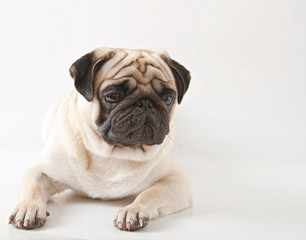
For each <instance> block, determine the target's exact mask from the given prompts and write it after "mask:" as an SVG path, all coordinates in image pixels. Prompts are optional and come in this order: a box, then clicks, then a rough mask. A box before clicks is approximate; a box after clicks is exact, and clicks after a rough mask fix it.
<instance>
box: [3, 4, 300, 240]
mask: <svg viewBox="0 0 306 240" xmlns="http://www.w3.org/2000/svg"><path fill="white" fill-rule="evenodd" d="M305 12H306V1H292V0H291V1H290V0H278V1H277V0H275V1H273V0H265V1H260V0H259V1H258V0H257V1H253V0H251V1H244V0H241V1H239V0H233V1H200V0H198V1H195V0H190V1H189V0H188V1H187V0H185V1H182V0H176V1H174V0H173V1H170V0H154V1H153V0H152V1H148V0H132V1H124V0H122V1H116V0H115V1H98V0H97V1H90V0H86V1H1V3H0V27H1V40H0V42H1V44H0V53H1V57H0V66H1V80H0V83H1V85H0V109H1V117H0V123H1V124H0V156H1V162H2V164H3V166H4V167H3V168H2V169H1V170H0V171H1V181H2V183H1V187H2V190H3V191H4V193H5V194H6V195H7V197H5V199H2V200H1V201H4V202H3V203H1V205H2V206H1V207H3V209H4V210H3V211H2V212H4V213H5V214H8V213H9V210H10V209H9V208H10V207H13V205H14V204H15V202H14V201H16V200H15V190H14V189H15V188H16V186H17V182H18V179H19V175H20V174H21V173H22V172H23V171H24V170H25V168H26V167H27V166H28V165H29V164H30V162H31V161H32V160H33V159H34V158H35V155H36V154H37V153H38V151H39V150H40V149H41V148H42V146H43V143H42V140H41V136H40V126H41V122H42V119H43V116H44V113H45V112H46V110H47V108H48V106H49V105H50V104H51V103H53V102H54V101H56V100H57V99H59V98H62V97H64V96H65V95H66V94H67V93H68V92H69V90H70V89H71V88H72V87H73V81H72V79H71V78H70V76H69V73H68V69H69V67H70V65H71V64H72V63H73V62H74V61H75V60H76V59H77V58H79V57H81V56H82V55H84V54H85V53H87V52H89V51H91V50H93V49H94V48H97V47H99V46H107V47H122V48H149V49H160V48H162V49H166V50H167V51H168V53H169V54H170V55H171V56H172V58H173V59H175V60H177V61H178V62H180V63H181V64H183V65H184V66H186V68H187V69H189V70H190V72H191V75H192V80H191V85H190V89H189V91H188V92H187V94H186V95H185V97H184V99H183V102H182V104H181V106H179V107H177V114H176V122H177V137H176V144H175V147H174V151H175V154H176V155H177V156H178V159H181V164H182V166H184V168H185V171H186V173H187V175H188V176H189V177H190V179H191V182H192V183H193V184H194V185H193V189H194V195H195V199H196V200H199V201H195V202H196V205H195V207H194V209H193V212H194V213H195V212H201V211H202V210H203V211H202V213H203V215H201V217H200V218H196V217H195V216H194V215H192V214H191V215H192V216H191V217H190V218H191V219H189V220H186V222H182V223H184V224H187V226H189V225H188V224H190V222H192V223H195V225H194V226H205V225H206V224H208V226H210V229H214V230H216V233H218V234H216V235H214V233H213V232H209V233H208V232H205V231H204V230H203V229H201V227H199V228H198V230H196V232H193V234H196V233H197V232H198V235H201V236H202V237H210V239H229V238H228V235H226V233H227V232H226V230H224V229H223V230H224V236H223V235H222V234H221V235H220V232H222V227H225V226H229V225H230V226H232V228H233V229H235V227H236V228H237V229H242V228H244V229H247V228H245V225H243V224H240V223H237V221H238V220H237V218H235V217H234V216H233V215H231V214H230V213H233V212H234V213H241V212H244V213H245V212H246V214H245V215H243V214H242V215H243V216H244V217H241V219H242V220H241V222H242V223H245V222H246V219H248V218H247V217H248V216H250V215H252V214H251V213H250V212H248V210H249V211H251V212H252V211H253V212H252V213H253V214H255V215H256V214H257V215H258V216H257V217H258V224H260V223H262V222H264V221H267V222H266V223H264V224H263V225H262V226H261V228H259V229H257V230H256V231H255V229H253V228H252V227H254V226H257V225H256V224H251V225H250V226H249V227H251V229H253V230H254V231H251V230H250V231H247V230H245V233H246V234H249V233H250V232H256V233H257V234H260V233H262V236H260V238H261V239H263V237H264V236H266V237H267V239H269V236H270V237H271V236H274V235H273V234H272V232H273V233H275V234H279V236H278V235H277V236H278V239H280V237H281V236H282V237H284V239H285V237H286V236H287V235H286V234H285V232H284V231H287V232H286V233H288V236H289V235H290V234H291V235H290V236H293V235H292V234H295V235H294V236H295V237H296V238H295V239H305V238H306V231H305V230H303V229H304V228H306V217H305V216H306V209H305V204H306V192H305V190H306V177H305V176H304V175H306V173H305V169H306V163H305V160H306V150H305V149H306V107H305V103H306V47H305V46H306V45H305V43H306V14H305ZM227 170H228V171H227ZM205 173H206V175H205ZM210 183H211V184H210ZM241 184H242V185H243V186H242V185H241ZM229 185H230V186H229ZM218 187H219V190H217V189H218ZM254 188H255V189H254ZM203 189H206V190H203ZM207 189H208V190H207ZM205 191H206V192H205ZM218 191H219V192H218ZM256 191H257V192H256ZM218 194H221V195H218ZM222 194H223V195H222ZM241 194H242V195H243V196H244V197H242V198H241V196H242V195H241ZM267 194H268V195H267ZM269 194H270V195H269ZM240 195H241V196H240ZM209 196H210V197H209ZM233 196H236V197H237V196H238V197H237V198H236V197H233ZM239 196H240V197H239ZM284 196H285V198H284ZM203 199H205V200H203ZM216 199H219V204H221V205H218V204H217V203H218V201H217V200H216ZM220 199H222V203H221V202H220V201H221V200H220ZM202 200H203V201H204V202H203V201H202ZM252 201H253V203H252ZM214 204H215V205H214ZM235 204H236V205H235ZM222 206H223V207H222ZM225 206H226V207H225ZM237 206H239V207H238V208H237ZM241 206H242V207H241ZM225 209H227V210H228V211H229V212H230V213H229V215H226V216H227V217H226V216H225V217H224V216H223V217H224V218H222V217H221V219H219V220H220V221H221V223H220V222H218V221H217V220H216V219H217V217H216V216H215V215H213V214H214V213H216V211H217V212H218V214H220V213H222V210H224V211H225V212H226V210H225ZM237 209H238V210H237ZM239 209H240V210H239ZM246 209H248V210H246ZM282 211H285V212H286V214H285V215H284V214H282ZM209 214H210V216H211V214H212V215H213V216H212V219H205V217H206V216H207V215H209ZM273 214H274V215H273ZM277 214H279V215H277ZM234 215H235V214H234ZM203 216H204V217H203ZM217 216H219V215H217ZM271 216H274V217H275V219H283V221H284V222H282V223H281V224H280V225H277V223H275V222H274V220H275V219H274V220H272V219H273V217H271ZM1 217H2V215H1ZM6 217H7V216H6V215H5V216H3V217H2V218H1V223H3V224H2V225H1V226H3V228H4V229H5V232H6V231H8V232H9V233H12V232H14V230H13V229H12V228H10V227H8V226H6V225H5V224H4V222H5V221H6ZM4 218H5V220H3V219H4ZM71 218H72V219H73V216H71ZM173 219H175V217H174V218H173ZM173 219H172V218H171V221H172V220H173ZM255 219H257V218H255ZM267 219H268V220H267ZM53 221H55V220H53ZM163 221H164V222H165V220H163ZM166 221H167V220H166ZM222 221H223V222H222ZM156 222H157V221H156ZM272 222H273V223H275V224H276V225H273V226H274V228H275V229H277V231H276V230H275V229H274V230H275V231H272V229H273V226H272V225H271V224H270V223H272ZM214 223H216V225H214ZM217 223H218V224H217ZM222 223H223V225H222ZM155 224H158V223H155ZM197 224H198V225H197ZM209 224H210V225H209ZM231 224H232V225H231ZM235 224H236V225H235ZM269 224H270V225H269ZM282 224H283V225H282ZM190 225H192V224H190ZM218 226H219V227H218ZM282 226H287V227H288V226H291V228H290V227H289V228H288V229H287V230H286V229H285V227H282ZM302 226H304V227H302ZM46 228H47V227H46ZM187 228H188V227H187ZM219 228H220V229H219ZM47 229H48V228H47ZM218 229H219V230H220V232H218ZM270 230H271V234H272V235H271V234H270V235H269V234H268V233H269V231H270ZM291 230H292V231H291ZM45 231H48V230H45ZM160 231H161V232H162V231H166V228H165V229H162V230H160ZM171 231H173V232H177V229H175V228H174V229H171V230H169V234H173V232H171ZM203 231H204V232H203ZM157 232H159V231H157ZM277 232H278V233H277ZM113 234H114V236H116V234H117V232H114V233H113ZM239 234H242V233H241V232H240V233H239V231H237V232H236V235H235V234H234V235H233V237H234V238H235V239H237V237H239V236H240V235H239ZM56 235H60V232H57V233H56ZM0 236H1V235H0ZM5 236H6V237H7V236H11V237H12V235H11V234H8V235H7V234H6V235H5ZM14 236H15V235H13V237H12V238H14ZM16 236H17V237H16V238H18V237H19V235H18V234H17V235H16ZM97 236H98V235H97ZM135 236H136V235H135ZM156 236H158V235H156ZM226 236H227V237H226ZM241 236H244V237H243V238H244V239H246V238H245V237H246V236H247V235H243V234H242V235H241ZM275 236H276V235H275ZM22 237H23V236H22ZM125 237H126V236H125ZM142 237H145V238H146V236H145V235H142ZM223 237H224V238H223ZM299 237H300V238H299ZM84 238H86V237H85V235H84ZM270 239H271V238H270ZM291 239H294V238H291Z"/></svg>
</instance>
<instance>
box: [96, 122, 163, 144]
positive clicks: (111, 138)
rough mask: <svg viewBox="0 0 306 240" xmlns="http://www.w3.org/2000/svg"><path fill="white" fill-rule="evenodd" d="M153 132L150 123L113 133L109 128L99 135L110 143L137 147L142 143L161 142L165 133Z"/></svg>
mask: <svg viewBox="0 0 306 240" xmlns="http://www.w3.org/2000/svg"><path fill="white" fill-rule="evenodd" d="M155 132H156V131H154V129H153V128H152V127H151V126H150V125H148V124H144V125H143V126H141V127H139V128H137V129H136V130H134V131H132V132H128V133H122V134H116V135H115V134H113V132H112V131H111V130H110V131H109V132H107V133H106V134H103V133H102V134H101V136H102V138H103V140H104V141H105V142H107V143H109V144H111V145H115V146H123V147H132V148H137V147H142V146H143V145H146V146H153V145H160V144H162V143H163V141H164V139H165V136H166V134H161V133H158V134H156V133H155Z"/></svg>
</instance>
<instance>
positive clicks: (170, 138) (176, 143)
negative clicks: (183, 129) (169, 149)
mask: <svg viewBox="0 0 306 240" xmlns="http://www.w3.org/2000/svg"><path fill="white" fill-rule="evenodd" d="M166 137H167V138H168V139H169V140H171V141H172V142H173V143H174V144H175V145H176V146H178V147H179V148H180V149H182V146H181V145H180V144H179V143H178V142H176V141H175V140H174V139H173V138H172V137H170V136H169V135H167V136H166Z"/></svg>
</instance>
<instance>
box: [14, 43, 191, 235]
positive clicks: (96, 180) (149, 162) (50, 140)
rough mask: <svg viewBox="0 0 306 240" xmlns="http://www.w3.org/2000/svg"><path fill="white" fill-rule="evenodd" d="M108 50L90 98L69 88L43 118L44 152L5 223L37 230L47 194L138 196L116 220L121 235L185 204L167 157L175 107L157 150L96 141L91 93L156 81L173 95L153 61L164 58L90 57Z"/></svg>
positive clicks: (187, 195) (168, 77) (187, 199)
mask: <svg viewBox="0 0 306 240" xmlns="http://www.w3.org/2000/svg"><path fill="white" fill-rule="evenodd" d="M107 51H115V52H116V55H115V57H113V58H111V59H110V60H109V61H108V62H107V63H106V64H105V65H106V66H105V67H103V68H102V69H101V70H99V71H98V73H97V76H96V80H95V95H94V99H93V100H92V101H91V102H88V101H86V100H85V99H84V98H83V96H81V95H80V94H79V93H78V92H77V91H76V90H72V91H71V92H70V94H69V95H68V96H67V97H66V98H65V99H63V100H62V101H61V102H59V103H58V104H56V105H55V106H53V107H52V108H51V109H50V111H49V113H48V114H47V117H46V119H45V122H44V134H43V135H44V138H45V139H46V145H45V148H44V149H43V151H42V152H41V153H40V155H39V157H38V161H37V163H36V164H35V165H34V166H32V167H31V168H30V169H29V170H28V171H27V172H26V173H25V175H24V178H23V180H22V184H21V188H20V192H21V193H20V198H21V199H20V204H19V205H18V206H17V208H16V209H15V210H14V211H13V213H12V215H11V217H10V223H12V224H13V225H14V226H16V227H17V228H33V227H39V226H41V225H42V224H44V222H45V220H46V217H47V213H46V211H47V210H46V202H47V201H48V199H49V197H50V196H51V195H52V194H54V193H57V192H60V191H63V190H65V189H73V190H75V191H76V192H78V193H82V194H84V195H86V196H89V197H92V198H101V199H118V198H124V197H127V196H131V195H138V196H137V198H136V199H135V201H134V202H133V203H132V204H130V205H129V206H127V207H125V208H123V209H121V210H120V211H119V212H118V214H117V216H116V218H115V222H114V225H115V226H116V227H118V228H120V229H124V230H126V229H127V230H136V229H137V228H139V227H143V226H145V225H146V224H147V222H145V220H146V219H147V220H148V219H154V218H156V217H159V216H161V215H167V214H171V213H173V212H176V211H179V210H182V209H185V208H188V207H190V206H191V204H192V197H191V192H190V188H189V184H188V181H187V180H186V178H185V176H184V174H183V173H182V172H181V170H180V169H179V167H178V166H177V164H176V163H175V161H174V160H173V158H172V154H171V146H172V143H173V139H174V132H175V130H174V122H173V119H172V115H173V111H174V107H173V109H172V110H171V113H170V119H171V120H170V132H169V134H168V136H166V138H165V140H164V142H163V143H162V144H160V145H154V146H146V145H142V146H140V147H138V148H136V147H135V148H131V147H119V146H113V145H110V144H108V143H106V142H105V141H103V139H102V138H101V136H100V135H99V133H98V132H97V127H96V125H95V120H96V119H97V116H98V115H99V112H100V110H101V109H100V104H99V101H98V99H97V93H98V91H99V90H101V89H103V88H105V87H106V86H108V85H112V84H114V82H116V81H121V80H122V79H129V80H130V84H137V85H141V86H144V89H146V88H151V85H152V84H159V82H160V81H162V82H165V83H167V84H168V85H169V87H171V88H172V89H174V90H175V83H174V80H173V76H172V74H171V71H170V69H169V67H167V65H166V63H164V61H162V60H161V58H160V56H161V55H162V54H166V53H164V52H153V51H147V50H139V51H133V50H123V49H105V48H103V49H98V50H96V52H95V54H97V55H101V54H105V52H107ZM141 86H140V87H141ZM133 224H134V225H133Z"/></svg>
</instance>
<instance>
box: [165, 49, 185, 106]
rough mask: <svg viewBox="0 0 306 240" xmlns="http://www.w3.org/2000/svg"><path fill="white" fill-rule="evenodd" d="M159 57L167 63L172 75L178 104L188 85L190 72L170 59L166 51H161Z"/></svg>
mask: <svg viewBox="0 0 306 240" xmlns="http://www.w3.org/2000/svg"><path fill="white" fill-rule="evenodd" d="M161 58H162V59H163V60H164V61H165V62H166V63H167V64H168V66H169V67H170V69H171V72H172V74H173V76H174V79H175V84H176V89H177V94H178V95H177V102H178V104H180V103H181V102H182V100H183V97H184V95H185V93H186V91H187V90H188V87H189V83H190V79H191V76H190V72H189V71H188V70H187V69H186V68H185V67H184V66H183V65H181V64H180V63H178V62H177V61H175V60H173V59H171V58H170V57H169V56H168V54H166V53H163V54H162V55H161Z"/></svg>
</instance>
